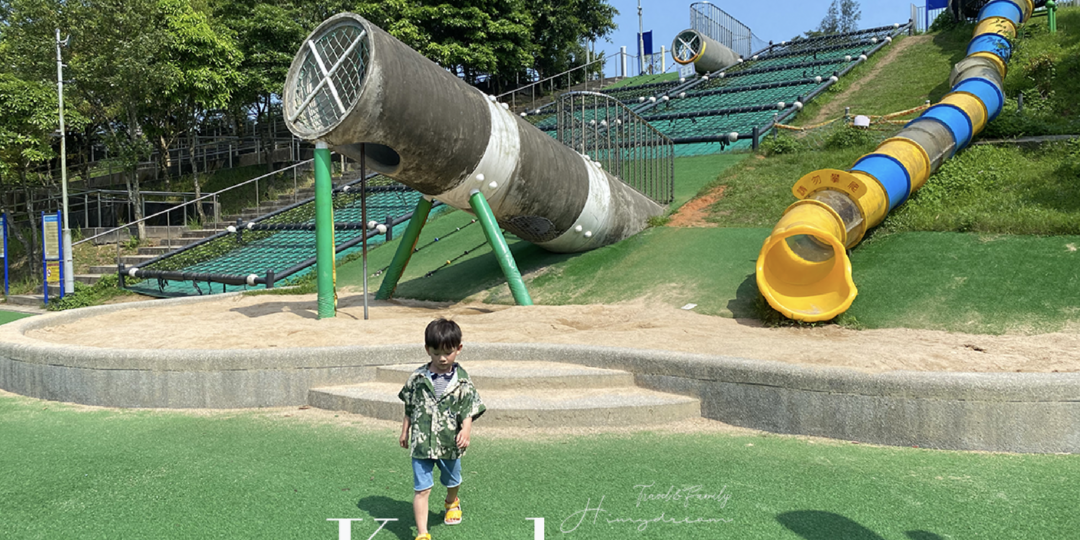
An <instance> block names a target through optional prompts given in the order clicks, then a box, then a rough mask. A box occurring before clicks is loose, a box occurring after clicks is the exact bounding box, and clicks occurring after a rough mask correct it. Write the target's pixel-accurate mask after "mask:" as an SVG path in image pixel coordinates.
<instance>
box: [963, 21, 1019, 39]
mask: <svg viewBox="0 0 1080 540" xmlns="http://www.w3.org/2000/svg"><path fill="white" fill-rule="evenodd" d="M983 34H997V35H999V36H1001V37H1003V38H1006V39H1008V40H1010V41H1011V40H1013V39H1015V38H1016V25H1014V24H1013V22H1012V21H1010V20H1009V19H1006V18H1005V17H990V18H987V19H983V20H982V21H981V22H979V24H978V26H976V27H975V33H974V34H972V37H978V36H981V35H983Z"/></svg>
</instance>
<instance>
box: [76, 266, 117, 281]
mask: <svg viewBox="0 0 1080 540" xmlns="http://www.w3.org/2000/svg"><path fill="white" fill-rule="evenodd" d="M109 268H112V269H113V271H114V272H115V270H116V268H115V267H109ZM100 280H101V274H75V281H78V282H79V283H85V284H87V285H93V284H95V283H97V282H98V281H100Z"/></svg>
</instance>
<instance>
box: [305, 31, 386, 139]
mask: <svg viewBox="0 0 1080 540" xmlns="http://www.w3.org/2000/svg"><path fill="white" fill-rule="evenodd" d="M370 49H371V44H370V38H369V36H368V35H367V30H366V29H365V28H364V27H363V25H362V24H361V23H360V22H359V21H357V20H354V19H351V18H346V19H343V20H341V21H339V22H337V23H333V24H330V25H328V26H326V28H324V29H322V30H319V31H318V34H316V35H313V36H311V37H310V39H308V40H306V41H304V44H303V50H302V52H301V54H300V55H299V56H298V57H297V59H296V61H294V63H293V67H292V69H291V70H290V72H289V77H288V80H287V81H286V82H285V89H286V91H285V103H284V106H285V107H284V108H285V111H286V114H287V117H286V119H287V120H288V123H289V124H290V128H292V129H293V131H294V132H295V133H297V134H299V135H301V136H304V138H308V139H312V138H318V137H317V135H320V134H323V133H325V132H327V131H329V130H330V129H332V128H334V127H335V126H337V125H338V123H340V122H341V120H342V119H343V118H344V117H345V116H346V115H347V114H348V111H349V110H351V109H352V106H353V105H354V104H355V103H356V101H357V99H359V97H360V90H361V88H362V87H363V84H364V78H365V76H366V75H367V67H368V64H369V62H370V57H371V50H370ZM313 135H314V136H313Z"/></svg>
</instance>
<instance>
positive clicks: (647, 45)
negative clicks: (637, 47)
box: [638, 30, 652, 56]
mask: <svg viewBox="0 0 1080 540" xmlns="http://www.w3.org/2000/svg"><path fill="white" fill-rule="evenodd" d="M638 37H639V38H641V41H640V44H641V48H642V49H644V50H643V51H641V53H642V55H645V56H647V55H650V54H652V30H649V31H648V32H645V33H644V34H638Z"/></svg>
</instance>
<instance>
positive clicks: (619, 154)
mask: <svg viewBox="0 0 1080 540" xmlns="http://www.w3.org/2000/svg"><path fill="white" fill-rule="evenodd" d="M558 103H559V104H558V119H559V127H558V139H559V141H560V142H562V143H563V144H565V145H567V146H569V147H570V148H573V149H574V150H576V151H577V152H579V153H582V154H585V155H588V156H589V157H590V158H591V159H592V160H593V161H596V162H599V163H600V164H601V166H602V167H603V168H604V170H606V171H608V172H609V173H611V174H613V175H615V176H616V177H618V178H619V179H620V180H622V181H623V183H625V184H626V185H628V186H630V187H632V188H634V189H636V190H638V191H639V192H641V193H642V194H643V195H645V196H646V197H649V198H650V199H652V200H654V201H656V202H657V203H659V204H669V203H670V202H671V201H672V200H673V198H674V189H675V185H674V182H675V144H674V143H673V142H672V140H671V139H670V138H668V137H667V136H665V135H664V134H663V133H661V132H660V131H659V130H658V129H656V128H655V127H653V126H652V125H651V124H649V123H648V122H646V121H645V120H644V119H642V118H641V117H640V116H638V115H637V114H636V113H634V112H633V111H631V110H630V108H629V107H627V106H626V105H623V104H622V102H620V101H619V100H617V99H615V98H613V97H611V96H608V95H606V94H601V93H598V92H569V93H566V94H563V96H562V97H561V98H560V99H559V102H558Z"/></svg>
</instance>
